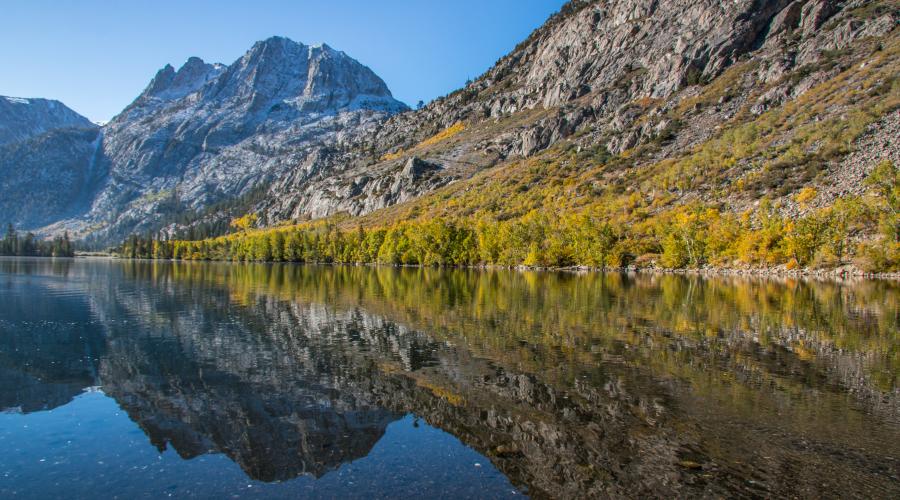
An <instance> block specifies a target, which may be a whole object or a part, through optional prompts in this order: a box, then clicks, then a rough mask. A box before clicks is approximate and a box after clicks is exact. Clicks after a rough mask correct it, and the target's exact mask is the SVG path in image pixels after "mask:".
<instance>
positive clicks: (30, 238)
mask: <svg viewBox="0 0 900 500" xmlns="http://www.w3.org/2000/svg"><path fill="white" fill-rule="evenodd" d="M0 255H3V256H16V257H74V256H75V246H74V245H73V244H72V241H71V240H70V239H69V233H68V232H66V233H64V234H63V235H62V236H56V237H55V238H53V239H52V240H42V239H38V238H37V237H36V236H35V235H34V233H31V232H28V233H25V234H24V235H21V234H19V233H18V232H17V231H16V229H15V227H14V226H13V225H12V224H11V223H10V224H7V226H6V234H5V235H4V237H3V240H2V241H0Z"/></svg>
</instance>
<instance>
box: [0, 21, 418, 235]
mask: <svg viewBox="0 0 900 500" xmlns="http://www.w3.org/2000/svg"><path fill="white" fill-rule="evenodd" d="M0 100H2V101H3V102H2V103H0V120H2V122H0V125H2V124H6V125H5V126H4V127H3V128H0V140H4V141H7V142H9V144H3V143H0V147H3V148H4V149H2V150H0V168H2V170H0V172H3V173H4V174H5V175H4V176H3V179H4V180H3V185H2V187H0V193H2V194H3V195H4V196H3V197H2V199H3V200H4V201H9V203H3V204H2V205H0V217H3V218H4V219H3V220H11V221H13V222H14V223H16V225H18V226H24V227H25V228H40V227H41V226H45V225H46V227H44V228H43V229H42V232H44V233H54V232H61V231H62V230H64V229H65V230H70V231H72V232H73V233H74V234H76V235H78V236H87V235H92V236H93V237H94V239H95V240H99V241H106V242H115V241H119V240H121V239H122V238H124V236H126V235H127V234H129V233H131V232H132V231H145V230H150V229H156V228H158V226H159V224H160V221H162V220H166V219H167V218H173V217H179V216H181V215H182V214H184V213H189V212H191V211H192V210H201V209H203V208H204V207H207V206H209V205H210V204H212V203H215V202H218V201H221V200H229V199H233V198H235V197H239V196H241V195H242V194H246V193H248V192H253V191H254V189H255V188H256V187H257V186H258V185H260V184H266V183H269V182H272V181H273V180H274V179H277V178H279V177H281V176H282V175H284V173H285V172H286V171H287V170H289V169H290V168H293V167H295V166H296V165H298V164H302V163H303V162H304V161H308V159H309V158H311V157H315V156H316V155H317V154H319V152H320V151H322V150H324V149H327V148H328V147H329V145H331V144H334V143H337V142H339V141H341V140H342V137H343V136H344V135H346V134H350V133H358V134H366V133H371V132H372V130H373V128H374V127H375V126H376V124H377V123H378V122H380V121H381V120H383V119H384V118H386V117H387V116H390V115H392V114H396V113H400V112H403V111H407V110H408V108H407V106H406V105H405V104H403V103H401V102H399V101H397V100H396V99H394V98H393V97H392V96H391V92H390V90H389V89H388V88H387V85H385V83H384V81H382V80H381V79H380V78H379V77H378V76H377V75H376V74H375V73H374V72H372V70H371V69H369V68H368V67H366V66H364V65H362V64H360V63H359V62H357V61H356V60H354V59H352V58H351V57H349V56H348V55H347V54H345V53H343V52H341V51H338V50H335V49H333V48H331V47H329V46H328V45H324V44H323V45H318V46H308V45H304V44H301V43H297V42H294V41H292V40H289V39H287V38H282V37H272V38H269V39H267V40H264V41H260V42H258V43H256V44H254V45H253V47H252V48H251V49H250V50H249V51H247V53H246V54H244V56H242V57H241V58H239V59H238V60H237V61H235V62H234V63H233V64H231V65H229V66H225V65H222V64H210V63H206V62H204V61H203V60H201V59H199V58H196V57H192V58H190V59H188V61H187V62H185V63H184V65H183V66H182V67H181V68H179V69H178V70H176V69H175V68H173V67H172V66H171V65H166V66H165V67H163V68H162V69H160V70H159V71H158V72H157V74H156V75H155V76H154V78H153V79H152V80H151V81H150V83H149V84H148V86H147V87H146V89H145V90H144V91H143V92H142V93H141V95H140V96H138V97H137V98H136V99H135V100H134V102H132V103H131V104H130V105H129V106H127V107H126V108H125V109H124V110H123V111H122V112H121V113H120V114H119V115H117V116H116V117H115V118H113V119H112V120H111V121H110V122H109V123H107V124H105V125H104V126H103V127H102V130H100V134H99V136H98V129H97V127H96V126H95V125H93V124H91V123H90V122H88V121H87V120H86V119H84V118H83V117H80V116H78V115H77V114H75V113H74V112H72V111H71V110H69V109H68V108H66V107H65V106H63V105H62V104H60V103H57V102H55V101H45V100H31V101H26V100H22V99H13V98H9V99H5V100H3V99H0ZM29 103H31V104H29ZM61 127H67V128H65V130H67V131H70V130H75V128H74V127H79V129H78V132H77V133H74V132H66V133H61V132H59V130H63V129H62V128H61ZM54 131H56V132H55V133H54ZM354 131H355V132H354ZM46 134H51V135H46ZM73 134H74V135H73ZM91 134H93V135H91ZM13 140H15V142H13ZM98 148H99V150H98ZM17 172H18V173H22V172H28V174H27V175H26V176H24V177H19V176H18V175H17ZM34 172H39V175H38V176H37V177H35V176H34ZM73 186H74V189H73ZM88 188H89V189H88ZM41 200H50V204H49V206H40V204H39V203H38V204H34V203H32V201H38V202H40V201H41ZM23 201H25V202H26V203H23Z"/></svg>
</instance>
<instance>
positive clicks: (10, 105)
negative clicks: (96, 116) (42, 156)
mask: <svg viewBox="0 0 900 500" xmlns="http://www.w3.org/2000/svg"><path fill="white" fill-rule="evenodd" d="M96 127H97V126H96V125H94V124H93V123H91V121H90V120H88V119H87V118H85V117H83V116H81V115H79V114H78V113H76V112H74V111H72V110H71V109H69V108H68V107H66V105H65V104H63V103H61V102H59V101H54V100H50V99H24V98H21V97H4V96H0V146H2V145H5V144H11V143H15V142H20V141H25V140H28V139H30V138H32V137H36V136H39V135H41V134H44V133H46V132H50V131H52V130H57V129H63V128H96Z"/></svg>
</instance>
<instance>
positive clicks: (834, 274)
mask: <svg viewBox="0 0 900 500" xmlns="http://www.w3.org/2000/svg"><path fill="white" fill-rule="evenodd" d="M80 256H88V255H80ZM90 256H91V257H104V256H108V257H110V258H116V259H124V260H137V261H155V260H162V261H167V262H195V261H194V260H191V259H130V258H128V257H121V256H118V255H102V254H96V255H90ZM202 262H232V261H228V260H207V261H202ZM252 263H255V264H308V265H325V266H372V267H397V268H400V267H408V268H429V267H430V268H445V269H481V270H489V269H495V270H508V271H545V272H573V273H626V274H681V275H696V276H748V277H749V276H752V277H771V278H775V277H778V278H817V279H831V280H850V279H873V280H874V279H877V280H900V272H889V273H867V272H863V271H862V270H860V269H859V268H857V267H855V266H852V265H847V266H842V267H838V268H833V269H809V268H802V269H787V268H786V266H783V265H782V266H773V267H768V268H763V267H759V268H756V267H748V268H730V267H715V266H709V267H703V268H699V269H698V268H679V269H667V268H661V267H636V266H627V267H603V268H600V267H591V266H562V267H553V266H525V265H517V266H500V265H478V266H454V265H444V266H424V265H421V264H379V263H376V262H275V261H252Z"/></svg>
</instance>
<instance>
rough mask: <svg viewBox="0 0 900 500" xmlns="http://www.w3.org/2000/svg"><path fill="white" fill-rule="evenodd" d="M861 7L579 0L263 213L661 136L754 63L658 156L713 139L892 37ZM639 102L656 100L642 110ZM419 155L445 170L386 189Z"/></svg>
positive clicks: (273, 196) (355, 202)
mask: <svg viewBox="0 0 900 500" xmlns="http://www.w3.org/2000/svg"><path fill="white" fill-rule="evenodd" d="M867 3H868V2H864V1H861V0H855V1H848V2H837V1H833V0H797V1H793V2H792V1H790V0H740V1H733V2H719V1H712V0H705V1H700V2H697V1H684V0H668V1H658V0H619V1H586V0H574V1H572V2H570V3H569V4H567V5H566V6H565V7H563V9H562V11H561V12H560V13H559V14H557V15H555V16H553V17H552V18H551V19H550V20H548V21H547V23H546V24H545V25H544V26H543V27H541V28H540V29H538V30H537V31H535V32H534V33H533V34H532V35H531V36H530V37H529V38H528V39H527V40H525V41H524V42H523V43H521V44H520V45H519V46H518V47H517V48H516V49H515V50H514V51H513V52H512V53H510V54H509V55H508V56H506V57H504V58H502V59H501V60H500V61H498V63H497V64H496V65H495V66H494V67H493V68H492V69H490V70H489V71H488V72H487V73H485V74H484V75H483V76H482V77H481V78H479V79H478V80H476V81H474V82H472V83H471V84H469V85H468V86H467V87H466V88H464V89H461V90H459V91H457V92H454V93H453V94H451V95H449V96H447V97H445V98H441V99H438V100H436V101H434V102H432V103H430V104H429V105H428V106H426V107H424V108H423V109H421V110H419V111H416V112H411V113H404V114H401V115H398V116H395V117H392V118H390V119H388V120H387V121H386V122H385V124H384V125H383V126H381V127H379V128H378V130H377V133H376V134H374V135H373V136H350V137H348V140H347V141H346V142H345V143H344V145H343V146H344V147H343V148H342V149H339V150H337V151H334V152H332V154H330V155H329V156H328V157H327V158H322V159H320V160H319V161H317V162H316V164H315V166H314V167H312V168H306V169H304V170H302V171H299V170H294V171H293V172H291V173H290V174H289V175H287V176H285V177H283V178H281V179H278V180H277V181H276V182H275V183H274V184H273V186H272V188H271V190H270V194H269V196H268V197H267V198H266V199H265V201H263V202H262V203H261V204H260V205H259V207H258V210H259V211H260V212H262V213H264V214H266V215H267V220H269V221H270V222H272V221H277V220H283V219H291V218H292V219H303V218H306V217H309V216H312V217H321V216H326V215H330V214H334V213H338V212H348V213H350V214H351V215H361V214H365V213H368V212H371V211H373V210H376V209H379V208H383V207H385V206H388V205H391V204H393V203H397V202H400V201H404V200H406V199H411V198H415V197H417V196H420V195H422V194H424V193H427V192H429V191H430V190H432V189H435V188H437V187H440V186H443V185H445V184H446V183H448V182H452V181H453V180H455V179H461V178H466V177H469V176H471V175H473V173H475V172H477V171H479V170H481V169H484V168H487V167H490V166H493V165H496V164H498V163H499V162H502V161H506V160H508V159H513V158H515V157H527V156H531V155H533V154H535V153H537V152H540V151H542V150H544V149H546V148H548V147H550V146H552V145H553V144H555V143H557V142H559V141H560V140H561V139H571V138H573V137H574V136H575V134H576V133H577V134H578V139H577V142H579V143H580V144H583V145H585V146H593V145H596V144H598V143H599V144H602V145H604V146H605V147H606V148H607V149H609V151H610V152H612V153H613V154H618V153H620V152H622V151H624V150H626V149H629V148H632V147H634V146H636V145H639V144H642V143H646V142H648V141H651V140H654V139H655V138H658V137H661V136H665V134H668V133H669V132H668V131H669V130H672V129H673V128H674V127H675V124H673V123H671V121H667V119H666V118H665V116H664V115H665V112H666V111H667V110H669V109H672V108H674V107H676V106H678V104H679V102H681V101H683V100H684V99H687V98H690V97H691V96H694V95H696V94H697V93H698V92H699V90H698V88H699V87H700V86H702V85H703V84H705V83H707V82H710V81H712V80H713V79H715V78H716V77H718V76H719V75H721V74H722V73H723V71H724V70H726V69H727V68H729V67H730V66H732V65H734V64H735V63H737V62H743V61H755V62H756V63H757V65H758V66H757V67H758V72H757V73H756V74H752V75H750V76H749V78H748V79H746V80H744V81H738V82H736V83H735V84H734V86H733V88H731V89H729V100H727V101H723V102H722V103H720V105H719V106H717V107H716V108H715V109H714V110H711V111H709V112H704V113H703V116H698V119H697V120H695V121H694V120H692V121H690V122H689V123H686V124H680V125H679V126H681V127H682V130H681V131H680V133H679V134H672V135H673V136H674V137H673V140H672V141H671V142H672V144H671V145H669V146H667V147H666V148H664V149H663V150H662V152H661V154H662V155H674V154H678V153H679V152H681V151H684V150H686V148H689V147H690V146H692V145H693V144H696V143H697V142H699V141H702V140H704V139H705V138H708V137H710V135H711V134H712V133H714V131H715V126H716V125H717V124H721V123H723V122H725V121H727V120H728V119H730V118H732V117H733V116H734V114H735V113H736V111H737V109H739V107H740V105H741V104H742V103H743V102H745V99H747V98H749V96H756V95H757V93H758V92H759V91H760V90H761V89H765V88H766V87H767V86H770V85H771V84H773V83H775V82H780V81H781V79H783V78H784V75H785V74H787V73H789V72H791V71H793V70H795V69H797V68H800V67H803V69H804V71H810V70H812V71H811V73H808V74H806V76H805V78H803V79H802V80H801V81H800V82H798V83H797V84H796V85H792V86H785V85H779V86H776V87H774V88H772V89H771V90H770V91H771V92H772V93H771V94H769V95H766V96H764V97H762V99H763V101H761V104H760V106H759V108H760V111H759V112H762V111H764V110H765V109H767V108H768V107H771V106H777V105H780V104H781V103H782V102H784V101H785V100H786V99H792V98H794V97H796V96H797V95H800V94H802V93H803V92H805V91H806V90H808V89H809V88H811V87H812V86H813V85H814V84H815V83H816V82H820V81H822V79H823V78H824V76H825V75H826V74H827V71H826V70H821V71H820V70H815V67H816V64H817V63H818V62H820V61H821V59H823V58H824V57H829V56H830V53H829V51H838V50H842V49H844V48H846V47H848V46H850V45H851V44H853V43H855V42H856V41H858V40H862V39H864V38H866V37H878V36H885V35H886V34H888V33H889V32H891V30H893V29H894V28H895V27H896V25H897V20H898V14H897V12H896V11H895V10H894V11H891V10H890V9H887V10H884V9H881V10H879V9H870V10H871V12H869V11H865V12H860V9H865V8H867V7H866V5H867ZM832 53H833V52H832ZM642 102H648V103H662V104H660V105H659V107H658V108H657V109H656V110H655V111H654V112H651V113H648V112H647V111H648V110H647V109H646V108H642V107H641V106H640V105H638V103H642ZM457 123H465V124H466V130H465V131H464V132H463V133H461V134H460V135H458V136H457V137H455V138H454V139H451V140H446V141H440V142H438V143H436V144H434V143H429V141H428V140H427V139H428V138H429V137H430V136H433V135H434V134H439V133H440V132H441V131H442V130H447V129H448V128H450V127H452V126H453V125H454V124H457ZM425 144H427V145H425ZM423 145H425V146H423ZM413 155H415V156H418V157H420V158H422V159H423V160H426V161H431V162H435V163H438V164H440V165H441V166H442V167H443V168H442V170H441V171H440V172H439V173H438V174H437V175H434V176H430V177H428V179H427V181H421V182H414V183H411V184H410V185H409V186H407V187H406V188H405V190H404V191H403V195H402V196H396V195H392V194H391V193H390V191H389V190H388V189H386V187H387V186H386V182H385V179H388V178H391V177H392V176H393V175H395V172H396V171H397V170H398V168H402V165H403V164H404V161H406V160H408V158H410V157H411V156H413Z"/></svg>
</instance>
